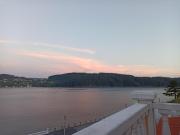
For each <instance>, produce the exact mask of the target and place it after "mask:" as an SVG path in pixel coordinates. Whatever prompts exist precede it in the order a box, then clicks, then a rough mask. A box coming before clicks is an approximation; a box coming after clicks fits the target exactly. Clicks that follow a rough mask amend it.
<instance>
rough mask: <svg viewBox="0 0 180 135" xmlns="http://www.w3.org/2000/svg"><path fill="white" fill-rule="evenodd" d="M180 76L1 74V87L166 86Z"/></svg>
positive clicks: (179, 80) (179, 79)
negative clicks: (33, 76)
mask: <svg viewBox="0 0 180 135" xmlns="http://www.w3.org/2000/svg"><path fill="white" fill-rule="evenodd" d="M172 80H176V81H177V83H178V85H179V86H180V78H168V77H135V76H132V75H124V74H114V73H67V74H60V75H53V76H50V77H48V78H25V77H17V76H13V75H8V74H0V87H166V86H168V84H169V82H170V81H172Z"/></svg>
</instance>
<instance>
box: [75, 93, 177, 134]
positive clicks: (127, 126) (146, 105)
mask: <svg viewBox="0 0 180 135" xmlns="http://www.w3.org/2000/svg"><path fill="white" fill-rule="evenodd" d="M131 96H132V99H133V100H136V101H137V103H136V104H134V105H131V106H129V107H128V108H126V109H123V110H122V111H119V112H117V113H115V114H113V115H111V116H109V117H106V118H104V119H102V120H101V121H99V122H96V123H94V124H93V125H91V126H89V127H87V128H84V129H82V130H80V131H79V132H77V133H74V134H73V135H180V104H173V103H156V102H155V99H156V93H154V92H150V91H136V92H133V93H132V95H131Z"/></svg>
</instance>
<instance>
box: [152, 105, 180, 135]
mask: <svg viewBox="0 0 180 135" xmlns="http://www.w3.org/2000/svg"><path fill="white" fill-rule="evenodd" d="M154 108H155V110H156V111H155V113H157V115H158V114H159V116H161V117H162V123H163V125H162V134H163V135H171V132H170V127H169V123H168V117H172V116H180V105H179V104H174V103H155V104H154ZM157 119H159V118H157ZM179 128H180V127H179ZM179 135H180V133H179Z"/></svg>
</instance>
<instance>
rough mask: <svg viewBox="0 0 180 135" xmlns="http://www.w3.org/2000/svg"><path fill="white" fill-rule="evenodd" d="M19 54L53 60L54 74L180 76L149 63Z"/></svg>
mask: <svg viewBox="0 0 180 135" xmlns="http://www.w3.org/2000/svg"><path fill="white" fill-rule="evenodd" d="M18 55H21V56H26V57H30V58H35V59H40V60H47V61H50V62H52V61H53V62H54V65H51V70H50V69H47V70H48V71H50V72H51V73H53V74H58V73H65V72H109V73H121V74H132V75H136V76H162V75H163V76H180V72H179V71H175V70H173V69H166V68H158V67H153V66H148V65H108V64H105V63H103V62H101V61H98V60H95V59H90V58H82V57H77V56H72V55H66V54H63V53H61V54H60V53H52V52H31V51H24V52H19V53H18ZM47 63H48V62H47Z"/></svg>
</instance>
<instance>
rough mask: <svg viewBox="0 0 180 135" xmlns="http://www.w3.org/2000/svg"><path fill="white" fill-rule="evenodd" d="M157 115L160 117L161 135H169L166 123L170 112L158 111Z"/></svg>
mask: <svg viewBox="0 0 180 135" xmlns="http://www.w3.org/2000/svg"><path fill="white" fill-rule="evenodd" d="M159 113H160V114H161V115H162V134H163V135H171V132H170V128H169V123H168V114H169V113H170V111H168V110H159Z"/></svg>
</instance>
